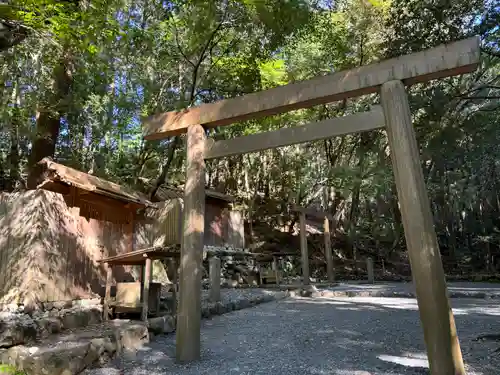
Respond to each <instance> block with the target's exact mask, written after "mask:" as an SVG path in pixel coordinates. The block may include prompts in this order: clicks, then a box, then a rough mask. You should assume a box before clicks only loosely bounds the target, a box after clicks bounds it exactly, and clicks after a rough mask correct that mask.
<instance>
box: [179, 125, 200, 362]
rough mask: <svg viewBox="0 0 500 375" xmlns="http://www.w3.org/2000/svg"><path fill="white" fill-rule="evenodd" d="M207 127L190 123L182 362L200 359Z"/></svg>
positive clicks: (181, 306)
mask: <svg viewBox="0 0 500 375" xmlns="http://www.w3.org/2000/svg"><path fill="white" fill-rule="evenodd" d="M205 139H206V138H205V130H204V129H203V127H202V126H201V125H193V126H190V127H189V129H188V133H187V147H186V184H185V187H184V225H183V230H184V233H183V236H182V244H181V264H180V272H179V276H180V280H179V306H178V316H177V334H176V357H177V361H179V362H187V361H194V360H197V359H200V354H201V353H200V350H201V346H200V345H201V331H200V330H201V313H200V311H201V274H202V256H203V234H204V230H205V160H204V159H203V153H204V151H205Z"/></svg>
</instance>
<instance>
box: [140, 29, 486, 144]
mask: <svg viewBox="0 0 500 375" xmlns="http://www.w3.org/2000/svg"><path fill="white" fill-rule="evenodd" d="M479 46H480V39H479V37H472V38H469V39H464V40H460V41H457V42H453V43H450V44H447V45H440V46H438V47H435V48H431V49H428V50H425V51H421V52H416V53H412V54H409V55H406V56H400V57H396V58H393V59H389V60H385V61H381V62H378V63H374V64H371V65H365V66H361V67H359V68H355V69H350V70H345V71H340V72H336V73H333V74H331V75H327V76H322V77H316V78H313V79H310V80H307V81H302V82H297V83H293V84H289V85H285V86H281V87H276V88H272V89H270V90H266V91H262V92H257V93H253V94H249V95H245V96H241V97H237V98H233V99H226V100H221V101H219V102H216V103H211V104H203V105H200V106H198V107H194V108H190V109H185V110H183V111H178V112H168V113H163V114H156V115H153V116H150V117H149V118H146V119H145V120H144V122H143V134H144V138H145V139H149V140H152V139H163V138H167V137H171V136H173V135H178V134H181V133H185V132H186V131H187V128H188V127H189V126H190V125H195V124H202V125H204V126H205V127H216V126H225V125H230V124H233V123H235V122H238V121H244V120H250V119H256V118H260V117H263V116H270V115H274V114H278V113H283V112H286V111H290V110H294V109H299V108H307V107H311V106H314V105H318V104H325V103H331V102H334V101H338V100H343V99H346V98H350V97H356V96H360V95H365V94H370V93H374V92H377V91H378V90H379V88H380V86H381V85H382V84H384V83H385V82H388V81H391V80H402V81H403V83H404V84H406V85H411V84H415V83H418V82H426V81H429V80H432V79H437V78H443V77H448V76H453V75H457V74H463V73H469V72H472V71H474V70H475V69H476V68H477V66H478V64H479V54H480V48H479Z"/></svg>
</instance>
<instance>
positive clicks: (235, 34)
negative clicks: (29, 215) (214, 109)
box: [0, 0, 500, 270]
mask: <svg viewBox="0 0 500 375" xmlns="http://www.w3.org/2000/svg"><path fill="white" fill-rule="evenodd" d="M498 25H500V6H499V5H498V2H496V1H494V0H488V1H479V0H453V1H451V0H448V1H446V0H442V1H436V0H339V1H333V0H330V1H328V0H219V1H213V0H183V1H155V0H138V1H128V0H119V1H118V0H97V1H89V0H73V1H52V0H38V1H35V0H23V1H17V0H15V1H11V2H9V4H8V5H7V3H5V2H0V63H1V69H2V72H1V90H2V95H1V100H2V103H1V105H0V132H1V136H0V189H1V190H4V191H14V190H19V189H24V188H25V187H26V179H27V175H28V173H29V170H30V168H31V166H33V165H34V164H35V163H36V162H37V161H39V160H41V159H42V158H44V157H52V158H53V159H55V160H57V161H58V162H60V163H63V164H65V165H68V166H70V167H74V168H77V169H80V170H82V171H85V172H89V173H92V174H94V175H97V176H100V177H104V178H106V179H109V180H112V181H115V182H117V183H120V184H123V185H127V186H130V187H133V188H135V189H139V190H143V191H144V192H145V193H147V194H148V195H149V196H150V197H151V198H154V195H155V191H156V189H157V187H158V186H161V185H162V184H169V185H179V184H182V183H183V180H184V159H185V140H184V136H176V137H173V138H170V139H166V140H164V141H155V142H152V141H144V140H143V139H142V134H141V119H142V118H143V117H144V116H147V115H151V114H153V113H158V112H165V111H172V110H179V109H183V108H187V107H190V106H194V105H197V104H200V103H210V102H215V101H217V100H220V99H223V98H231V97H235V96H240V95H244V94H246V93H251V92H255V91H259V90H264V89H267V88H271V87H275V86H279V85H285V84H287V83H290V82H294V81H298V80H304V79H308V78H312V77H315V76H321V75H325V74H329V73H332V72H335V71H339V70H343V69H349V68H353V67H357V66H361V65H365V64H369V63H371V62H374V61H378V60H382V59H385V58H389V57H393V56H399V55H403V54H407V53H410V52H414V51H420V50H423V49H426V48H430V47H433V46H436V45H439V44H442V43H447V42H451V41H455V40H459V39H463V38H466V37H469V36H472V35H479V36H480V38H481V46H482V57H481V65H480V68H479V69H478V70H477V71H476V72H475V73H471V74H467V75H463V76H457V77H451V78H447V79H443V80H440V81H431V82H430V83H427V84H419V85H415V86H413V87H412V88H411V89H410V105H411V107H412V113H413V121H414V126H415V129H416V132H417V136H418V141H419V145H420V154H421V162H422V168H423V170H424V176H425V179H426V183H427V188H428V191H429V196H430V198H431V202H432V210H433V214H434V218H435V227H436V230H437V232H438V237H439V241H440V245H441V250H442V255H443V256H444V257H445V259H447V260H449V261H450V262H451V263H452V264H454V265H455V264H456V265H458V264H461V263H464V264H465V263H469V264H475V265H477V266H478V267H481V268H483V269H486V270H494V269H495V268H496V267H497V266H500V264H499V263H500V260H496V259H497V258H498V255H500V247H499V246H500V243H499V241H500V232H499V225H500V220H499V217H500V197H499V193H500V186H499V184H500V183H499V174H500V165H499V164H500V126H499V125H500V47H499V40H500V38H499V37H500V27H499V26H498ZM378 101H379V98H378V96H377V95H367V96H363V97H360V98H355V99H349V100H344V101H341V102H335V103H332V104H329V105H321V106H317V107H314V108H311V109H306V110H298V111H293V112H289V113H286V114H282V115H277V116H272V117H267V118H264V119H259V120H254V121H247V122H244V123H238V124H236V125H233V126H230V127H223V128H218V129H214V130H210V136H212V137H215V138H217V139H225V138H231V137H235V136H239V135H247V134H254V133H259V132H264V131H268V130H275V129H278V128H282V127H292V126H297V125H300V124H304V123H308V122H314V121H318V120H323V119H325V118H330V117H335V116H342V115H346V114H350V113H354V112H359V111H364V110H366V109H367V108H368V107H369V106H370V105H373V104H376V103H378ZM206 183H207V187H211V188H214V189H217V190H219V191H221V192H225V193H228V194H232V195H235V196H237V197H239V200H240V202H241V204H242V205H243V206H244V207H245V208H246V211H247V213H251V216H250V214H248V217H247V219H250V220H251V221H252V222H256V223H257V222H258V223H266V225H269V226H271V227H276V226H278V225H282V224H283V222H288V223H289V224H290V223H293V222H295V221H296V217H294V214H293V213H289V212H287V209H286V207H287V205H288V204H290V203H294V204H300V205H303V206H309V205H317V206H323V208H325V209H327V210H328V211H330V212H331V213H332V214H333V215H335V217H336V218H337V222H336V236H338V237H339V238H342V241H343V243H344V244H345V249H344V250H345V251H346V252H347V254H350V255H353V254H355V251H356V249H358V248H359V249H365V250H366V249H371V251H377V252H378V253H379V254H380V255H381V256H390V254H392V253H393V252H398V251H400V250H402V249H404V236H403V228H402V223H401V217H400V212H399V208H398V203H397V196H396V189H395V186H394V179H393V174H392V166H391V162H390V152H389V149H388V145H387V138H386V134H385V132H384V131H382V130H377V131H372V132H369V133H362V134H354V135H347V136H343V137H338V138H333V139H328V140H325V141H319V142H314V143H310V144H304V145H299V146H289V147H284V148H280V149H275V150H268V151H263V152H260V153H255V154H248V155H242V156H235V157H231V158H225V159H221V160H215V161H210V162H207V181H206Z"/></svg>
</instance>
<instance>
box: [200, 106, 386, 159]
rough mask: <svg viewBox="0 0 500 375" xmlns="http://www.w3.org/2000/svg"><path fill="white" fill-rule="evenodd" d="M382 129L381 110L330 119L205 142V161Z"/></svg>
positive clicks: (377, 108) (378, 107)
mask: <svg viewBox="0 0 500 375" xmlns="http://www.w3.org/2000/svg"><path fill="white" fill-rule="evenodd" d="M384 125H385V122H384V114H383V112H382V107H380V106H375V107H374V108H373V109H372V110H371V111H368V112H360V113H356V114H353V115H349V116H343V117H337V118H331V119H328V120H324V121H319V122H313V123H310V124H307V125H300V126H295V127H292V128H283V129H279V130H276V131H271V132H265V133H258V134H252V135H247V136H245V137H239V138H233V139H227V140H223V141H217V142H213V140H211V141H212V143H211V144H210V143H209V142H207V149H206V150H205V159H215V158H221V157H224V156H231V155H240V154H246V153H249V152H256V151H263V150H267V149H270V148H276V147H282V146H290V145H294V144H297V143H304V142H312V141H319V140H322V139H327V138H332V137H335V136H339V135H345V134H351V133H359V132H364V131H369V130H373V129H378V128H383V127H384Z"/></svg>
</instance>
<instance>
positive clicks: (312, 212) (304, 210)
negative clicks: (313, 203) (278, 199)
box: [290, 204, 334, 220]
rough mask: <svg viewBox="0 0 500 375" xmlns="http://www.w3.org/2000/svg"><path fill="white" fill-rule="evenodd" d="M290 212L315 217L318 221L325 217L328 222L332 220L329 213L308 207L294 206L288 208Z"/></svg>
mask: <svg viewBox="0 0 500 375" xmlns="http://www.w3.org/2000/svg"><path fill="white" fill-rule="evenodd" d="M290 211H292V212H299V213H303V214H305V215H306V216H313V217H317V218H318V219H323V218H325V217H326V218H327V219H328V220H334V217H333V215H332V214H331V213H329V212H326V211H321V210H316V209H314V208H309V207H302V206H297V205H295V204H294V205H292V206H291V207H290Z"/></svg>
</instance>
